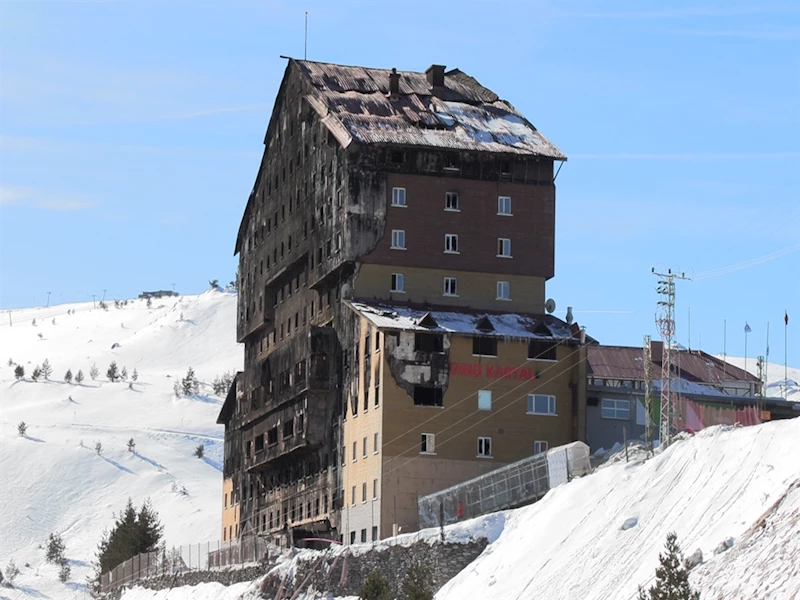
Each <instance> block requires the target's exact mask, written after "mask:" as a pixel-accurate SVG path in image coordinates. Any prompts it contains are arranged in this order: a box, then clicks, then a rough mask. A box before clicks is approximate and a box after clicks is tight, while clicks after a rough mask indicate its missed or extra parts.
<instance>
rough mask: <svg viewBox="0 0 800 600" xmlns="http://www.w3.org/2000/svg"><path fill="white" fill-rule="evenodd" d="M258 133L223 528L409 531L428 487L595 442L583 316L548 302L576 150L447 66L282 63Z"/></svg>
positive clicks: (229, 401) (281, 532)
mask: <svg viewBox="0 0 800 600" xmlns="http://www.w3.org/2000/svg"><path fill="white" fill-rule="evenodd" d="M264 145H265V150H264V154H263V158H262V160H261V163H260V166H259V169H258V173H257V175H256V179H255V183H254V185H253V189H252V192H251V194H250V197H249V199H248V201H247V206H246V208H245V211H244V216H243V218H242V221H241V225H240V227H239V232H238V236H237V238H236V247H235V253H236V254H238V256H239V272H238V282H237V284H238V289H239V299H238V302H239V304H238V321H237V337H238V340H239V342H241V343H243V344H244V356H245V363H244V365H245V366H244V371H243V372H242V373H239V374H238V375H237V377H236V380H235V382H234V384H233V386H232V388H231V390H230V392H229V394H228V396H227V398H226V400H225V403H224V404H223V407H222V410H221V412H220V415H219V422H220V423H222V424H224V425H225V459H224V474H223V475H224V490H223V496H224V497H223V499H222V504H223V511H222V512H223V523H222V525H223V539H224V540H226V541H229V540H236V539H241V538H243V537H247V536H252V535H258V536H265V537H269V538H271V539H275V540H278V539H282V540H284V541H291V542H292V543H303V542H302V541H303V540H309V539H313V538H330V539H336V540H340V541H342V542H344V543H356V542H366V541H371V540H376V539H380V538H383V537H387V536H389V535H392V534H393V533H395V532H397V531H399V530H403V531H409V530H413V529H415V528H416V527H417V505H416V503H417V498H418V497H419V496H420V495H424V494H428V493H431V492H434V491H437V490H439V489H442V488H445V487H447V486H449V485H452V484H454V483H458V482H460V481H463V480H465V479H468V478H470V477H474V476H476V475H479V474H482V473H485V472H487V471H489V470H492V469H495V468H498V467H500V466H503V465H506V464H509V463H511V462H514V461H515V460H518V459H521V458H524V457H526V456H529V455H531V454H533V453H535V452H540V451H542V450H544V449H547V448H548V447H550V446H556V445H559V444H563V443H567V442H570V441H573V440H582V439H584V438H585V401H584V400H582V399H583V398H585V386H586V370H585V358H586V356H585V344H584V343H583V342H582V337H583V336H582V332H580V330H579V328H578V327H577V325H576V324H574V323H565V322H564V321H561V320H559V319H557V318H556V317H554V316H553V315H552V314H547V312H546V311H545V282H546V281H547V280H548V279H549V278H551V277H552V276H553V270H554V232H555V179H554V173H555V170H554V164H555V163H560V161H564V160H566V157H565V156H564V155H563V154H562V153H561V152H560V151H559V150H558V148H556V147H555V146H554V145H553V144H552V143H551V142H549V141H548V140H547V139H546V138H545V137H544V136H542V135H541V134H540V133H539V131H538V130H537V129H536V128H535V127H534V126H533V125H531V123H530V122H529V121H527V120H526V119H525V118H524V117H523V116H522V115H521V114H520V113H519V112H517V110H516V109H515V108H514V107H513V106H511V105H510V104H509V103H507V102H505V101H503V100H501V99H500V98H499V97H498V96H497V95H496V94H495V93H494V92H492V91H491V90H489V89H487V88H485V87H483V86H482V85H480V84H479V83H478V82H477V81H476V80H475V79H473V78H472V77H470V76H469V75H467V74H466V73H463V72H461V71H460V70H458V69H454V70H450V71H446V70H445V67H443V66H440V65H433V66H431V67H430V68H429V69H428V70H427V71H425V72H424V73H418V72H405V71H403V72H400V71H396V70H395V69H391V70H387V69H370V68H363V67H355V66H340V65H333V64H325V63H318V62H311V61H301V60H293V59H290V60H289V62H288V65H287V68H286V72H285V74H284V77H283V81H282V82H281V85H280V89H279V91H278V95H277V99H276V101H275V106H274V109H273V112H272V116H271V118H270V121H269V125H268V127H267V132H266V136H265V139H264ZM583 339H585V337H583ZM306 543H309V544H311V543H313V542H306Z"/></svg>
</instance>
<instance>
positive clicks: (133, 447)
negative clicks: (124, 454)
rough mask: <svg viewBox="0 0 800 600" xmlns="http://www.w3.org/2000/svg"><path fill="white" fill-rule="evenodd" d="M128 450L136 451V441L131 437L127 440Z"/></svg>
mask: <svg viewBox="0 0 800 600" xmlns="http://www.w3.org/2000/svg"><path fill="white" fill-rule="evenodd" d="M128 452H134V453H135V452H136V442H134V441H133V438H131V439H129V440H128Z"/></svg>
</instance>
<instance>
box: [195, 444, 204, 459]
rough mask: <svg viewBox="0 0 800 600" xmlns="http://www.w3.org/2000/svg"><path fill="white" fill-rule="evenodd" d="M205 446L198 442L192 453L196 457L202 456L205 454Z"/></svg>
mask: <svg viewBox="0 0 800 600" xmlns="http://www.w3.org/2000/svg"><path fill="white" fill-rule="evenodd" d="M205 452H206V447H205V446H204V445H203V444H200V445H199V446H198V447H197V448H195V449H194V455H195V456H196V457H197V458H203V456H205Z"/></svg>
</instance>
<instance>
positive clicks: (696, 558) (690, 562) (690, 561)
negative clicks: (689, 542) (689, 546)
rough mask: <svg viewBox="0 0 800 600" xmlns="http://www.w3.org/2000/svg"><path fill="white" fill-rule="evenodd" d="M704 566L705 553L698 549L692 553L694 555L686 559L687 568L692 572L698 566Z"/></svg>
mask: <svg viewBox="0 0 800 600" xmlns="http://www.w3.org/2000/svg"><path fill="white" fill-rule="evenodd" d="M702 564H703V551H702V550H700V548H698V549H697V550H695V551H694V553H692V555H691V556H690V557H689V558H687V559H686V568H687V569H689V570H690V571H691V570H692V569H694V568H695V567H696V566H697V565H702Z"/></svg>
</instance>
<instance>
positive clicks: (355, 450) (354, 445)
mask: <svg viewBox="0 0 800 600" xmlns="http://www.w3.org/2000/svg"><path fill="white" fill-rule="evenodd" d="M357 460H358V442H353V462H356V461H357Z"/></svg>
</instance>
